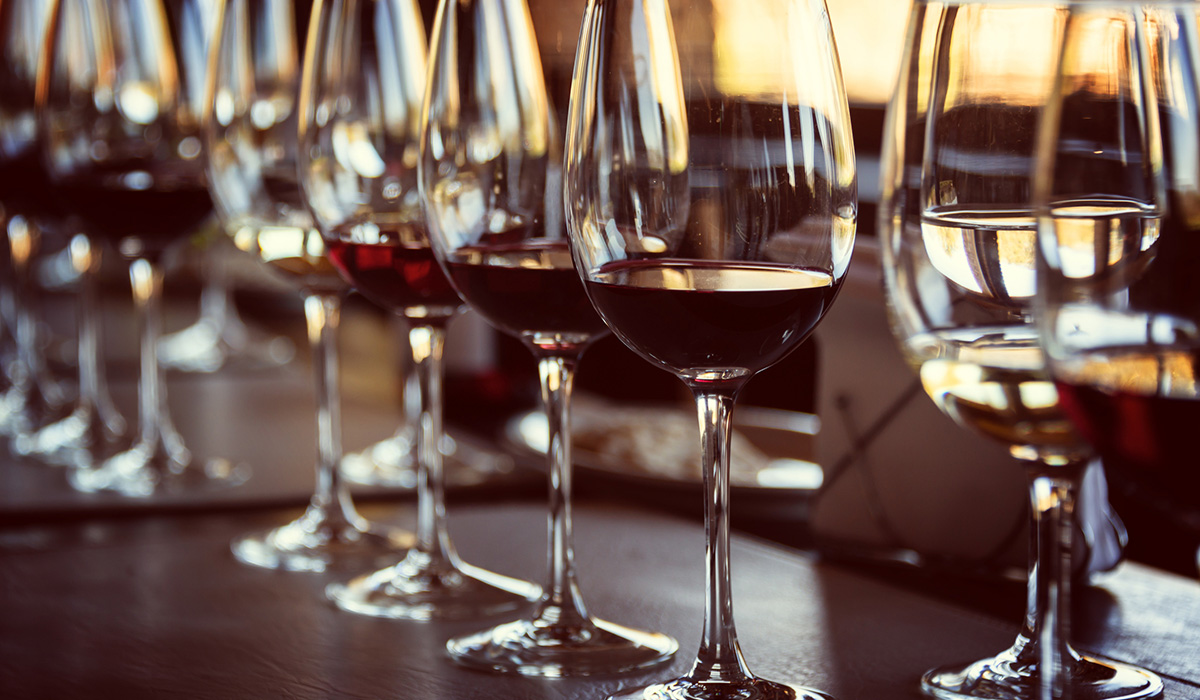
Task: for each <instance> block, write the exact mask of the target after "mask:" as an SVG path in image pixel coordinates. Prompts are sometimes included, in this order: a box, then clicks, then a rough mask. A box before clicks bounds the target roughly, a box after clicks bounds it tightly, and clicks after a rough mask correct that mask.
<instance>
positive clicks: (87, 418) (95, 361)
mask: <svg viewBox="0 0 1200 700" xmlns="http://www.w3.org/2000/svg"><path fill="white" fill-rule="evenodd" d="M67 252H68V255H69V259H70V262H71V267H72V268H73V269H74V272H75V274H76V284H77V285H78V289H77V292H76V295H75V304H74V306H75V317H76V318H75V325H76V329H77V333H78V336H77V347H76V358H77V359H76V362H77V364H78V369H79V390H78V393H77V398H76V400H75V403H74V406H73V407H72V408H71V410H70V411H69V412H68V413H67V415H66V416H64V417H62V418H60V419H58V420H56V421H54V422H52V423H49V424H48V425H45V426H43V427H42V428H40V429H38V430H37V431H35V432H33V433H29V434H27V435H16V436H15V437H14V438H13V443H12V449H13V451H14V452H15V453H17V454H19V455H23V456H33V457H36V458H38V459H41V460H42V461H44V462H47V463H49V464H55V465H59V466H65V467H72V468H85V469H86V468H91V467H93V466H94V465H95V464H96V462H97V461H98V460H103V459H105V458H106V457H108V456H110V455H111V454H112V453H113V452H115V451H116V449H117V445H118V444H119V442H120V440H121V439H122V438H123V437H125V435H126V432H127V430H128V426H127V425H126V422H125V418H124V416H122V415H121V413H120V412H119V411H118V410H117V408H116V406H115V405H114V404H113V402H112V398H111V397H110V396H109V394H108V382H107V380H106V374H105V371H104V355H103V351H102V348H103V339H102V337H101V333H102V325H101V324H100V322H99V321H100V313H101V311H100V305H99V303H98V302H99V300H100V292H99V290H98V289H97V286H98V282H99V280H98V279H97V277H98V275H99V273H100V256H101V252H100V250H99V249H97V247H96V246H95V245H93V243H92V241H91V240H90V239H89V238H88V236H87V234H85V233H77V234H75V235H74V236H72V237H71V240H70V242H69V243H68V247H67Z"/></svg>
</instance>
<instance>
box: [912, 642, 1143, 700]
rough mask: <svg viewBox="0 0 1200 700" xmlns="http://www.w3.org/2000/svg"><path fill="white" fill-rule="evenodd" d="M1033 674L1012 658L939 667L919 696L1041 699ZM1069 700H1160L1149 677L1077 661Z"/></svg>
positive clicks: (1036, 676) (1131, 670)
mask: <svg viewBox="0 0 1200 700" xmlns="http://www.w3.org/2000/svg"><path fill="white" fill-rule="evenodd" d="M1039 681H1040V675H1039V674H1038V673H1037V672H1036V669H1034V668H1031V667H1030V666H1028V665H1021V664H1018V663H1016V662H1015V661H1014V657H1013V655H1012V654H1011V653H1008V652H1006V653H1003V654H1000V655H999V656H996V657H993V658H990V659H983V660H981V661H976V662H975V663H973V664H970V665H969V666H967V667H965V668H963V667H961V666H956V667H942V668H936V669H933V670H932V671H929V672H928V673H926V674H925V675H924V676H923V677H922V678H921V690H923V691H924V692H925V694H926V695H929V696H931V697H934V698H939V699H940V700H968V699H970V698H985V699H986V700H1024V699H1025V698H1033V697H1040V696H1041V693H1040V690H1041V689H1040V687H1039ZM1067 682H1068V683H1069V684H1070V685H1071V698H1072V700H1135V699H1137V698H1157V697H1161V696H1162V691H1163V685H1162V680H1161V679H1159V677H1158V676H1156V675H1154V674H1153V673H1151V672H1149V671H1145V670H1143V669H1140V668H1137V667H1136V666H1130V665H1128V664H1123V663H1119V662H1116V661H1107V660H1104V661H1102V660H1099V659H1093V658H1090V657H1086V656H1084V657H1080V659H1079V661H1078V662H1076V663H1075V664H1074V665H1073V667H1072V668H1071V670H1070V672H1069V677H1068V680H1067Z"/></svg>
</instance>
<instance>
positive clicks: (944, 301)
mask: <svg viewBox="0 0 1200 700" xmlns="http://www.w3.org/2000/svg"><path fill="white" fill-rule="evenodd" d="M1064 14H1065V13H1064V12H1063V10H1062V8H1061V5H1059V4H1055V3H1053V2H1050V3H1046V4H1036V3H1029V2H1010V1H1007V0H983V1H976V0H971V1H965V2H951V3H944V2H926V1H924V0H918V2H916V3H914V4H913V7H912V11H911V14H910V18H909V25H908V27H909V28H908V38H907V42H906V47H907V49H906V52H905V55H904V57H903V60H902V64H901V65H902V68H901V74H900V75H901V78H900V80H899V81H898V82H897V87H896V91H895V93H894V95H893V98H892V101H891V103H890V106H889V112H888V121H887V123H888V128H887V134H888V137H889V138H888V141H887V143H886V145H885V147H884V151H883V167H882V171H883V185H884V188H883V189H884V196H883V200H882V205H881V207H880V235H881V238H882V242H883V256H884V261H883V262H884V265H883V267H884V288H885V293H886V299H887V303H888V309H889V314H890V317H891V328H892V332H893V334H894V335H895V336H896V339H897V341H898V342H899V344H900V347H901V351H902V353H903V354H904V356H905V359H906V360H907V361H908V363H909V364H910V365H911V366H912V368H913V370H914V371H915V372H916V373H917V374H918V376H919V377H920V380H921V384H922V386H923V387H924V389H925V391H926V393H927V394H928V395H929V397H930V398H931V399H932V400H933V401H934V403H935V404H936V405H937V406H938V408H939V409H940V410H941V411H942V412H943V413H945V414H946V415H947V416H949V417H950V418H952V419H953V420H954V421H955V422H957V423H958V424H960V425H961V426H963V427H964V428H967V429H970V430H974V431H977V432H978V433H980V434H982V435H983V436H985V437H987V438H989V439H991V440H994V441H996V442H998V443H1000V444H1001V445H1003V446H1005V447H1007V448H1008V450H1009V453H1010V454H1011V455H1012V456H1013V457H1014V459H1015V461H1016V463H1018V464H1020V466H1021V467H1023V469H1024V471H1025V475H1026V477H1027V482H1028V493H1029V497H1030V509H1029V512H1030V523H1029V537H1030V541H1029V543H1030V547H1029V552H1030V557H1029V569H1028V588H1027V590H1028V593H1027V595H1026V601H1027V607H1026V612H1025V615H1024V617H1023V620H1022V622H1023V624H1022V627H1021V629H1020V631H1019V633H1018V634H1017V637H1016V639H1015V641H1014V642H1013V644H1012V645H1011V646H1009V647H1008V648H1006V649H1004V650H1002V651H1001V652H1000V653H998V654H995V655H994V656H990V657H987V658H983V659H978V660H972V661H970V662H967V663H955V664H952V665H947V666H943V667H939V668H935V669H932V670H930V671H928V672H927V673H925V674H924V676H923V677H922V679H921V688H922V690H923V691H924V692H925V693H926V694H927V695H930V696H933V697H938V698H944V699H947V700H961V699H965V698H1026V697H1047V698H1049V697H1055V698H1058V697H1073V698H1076V699H1077V700H1083V699H1084V698H1095V699H1100V698H1129V699H1132V698H1145V697H1154V696H1155V695H1157V694H1158V693H1160V692H1161V690H1162V682H1161V680H1159V679H1158V677H1157V676H1155V675H1154V674H1152V673H1149V672H1146V671H1143V670H1142V669H1140V668H1136V667H1134V666H1130V665H1127V664H1121V663H1117V662H1109V661H1107V660H1104V659H1096V658H1093V657H1090V656H1084V655H1081V654H1079V653H1077V652H1076V651H1075V649H1074V648H1073V647H1072V645H1071V639H1070V625H1069V618H1070V610H1071V608H1070V591H1071V582H1072V574H1073V568H1072V566H1071V552H1072V545H1071V541H1072V538H1073V537H1074V530H1075V519H1074V512H1075V503H1076V494H1077V492H1078V490H1079V484H1080V482H1081V479H1082V476H1083V473H1084V469H1085V468H1086V467H1087V465H1088V463H1089V461H1090V460H1091V458H1092V452H1091V450H1090V449H1089V448H1088V446H1087V445H1086V443H1085V442H1084V441H1083V440H1082V439H1080V437H1079V435H1078V434H1077V432H1076V431H1075V430H1073V429H1072V426H1071V424H1070V422H1069V421H1068V420H1067V417H1066V415H1065V413H1064V411H1063V406H1062V404H1061V401H1060V397H1059V395H1058V393H1057V392H1056V391H1055V387H1054V385H1053V383H1052V382H1051V381H1050V377H1049V375H1048V373H1047V371H1046V363H1045V357H1044V354H1043V352H1042V348H1041V344H1040V343H1039V342H1038V337H1037V331H1036V328H1035V327H1034V325H1033V324H1034V317H1033V298H1034V294H1035V292H1036V289H1037V287H1038V284H1039V281H1038V278H1037V275H1036V274H1035V252H1034V251H1035V248H1036V239H1037V230H1036V219H1035V216H1034V213H1033V202H1032V187H1031V177H1030V176H1031V174H1032V165H1033V162H1034V160H1033V157H1034V148H1035V143H1036V135H1037V128H1036V126H1037V122H1038V119H1039V118H1040V117H1041V116H1042V114H1043V110H1042V106H1043V105H1044V104H1045V100H1046V99H1047V97H1048V95H1049V91H1050V85H1051V83H1052V81H1053V65H1054V49H1055V47H1056V46H1057V42H1058V41H1059V39H1060V38H1061V36H1062V31H1063V24H1064ZM931 27H936V28H937V29H936V31H933V30H931V29H930V28H931ZM1017 33H1022V34H1024V35H1026V36H1028V37H1030V38H1031V40H1030V42H1028V43H1025V42H1014V41H1013V40H1012V37H1013V36H1014V35H1015V34H1017ZM1035 37H1036V40H1034V39H1033V38H1035ZM1034 46H1036V47H1038V48H1037V49H1034V48H1032V47H1034ZM1111 114H1112V115H1115V114H1116V112H1115V111H1113V112H1112V113H1111Z"/></svg>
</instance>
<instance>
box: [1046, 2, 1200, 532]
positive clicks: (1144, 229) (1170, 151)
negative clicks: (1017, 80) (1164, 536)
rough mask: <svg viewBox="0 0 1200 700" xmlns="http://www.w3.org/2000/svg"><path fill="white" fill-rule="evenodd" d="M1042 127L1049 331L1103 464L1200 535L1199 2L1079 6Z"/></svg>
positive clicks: (1068, 406) (1072, 410) (1054, 356)
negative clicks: (1199, 438) (1198, 442)
mask: <svg viewBox="0 0 1200 700" xmlns="http://www.w3.org/2000/svg"><path fill="white" fill-rule="evenodd" d="M1069 17H1070V19H1069V21H1068V23H1067V31H1066V35H1065V38H1064V41H1063V51H1062V57H1061V61H1060V66H1059V68H1060V72H1059V76H1058V81H1057V84H1056V90H1055V91H1054V94H1053V96H1052V98H1051V99H1050V101H1049V103H1048V104H1049V107H1048V109H1047V117H1046V119H1044V120H1043V122H1042V129H1041V131H1040V135H1041V138H1040V139H1039V158H1038V162H1039V165H1038V168H1037V176H1036V177H1035V200H1036V201H1037V202H1038V204H1039V208H1038V213H1039V229H1040V233H1039V239H1040V244H1041V245H1040V247H1039V250H1040V252H1041V253H1042V258H1041V259H1042V260H1043V264H1042V266H1041V267H1040V268H1039V270H1038V272H1039V274H1040V275H1041V278H1040V279H1041V280H1042V281H1041V285H1040V286H1039V289H1038V296H1037V300H1038V303H1039V306H1038V311H1039V316H1038V321H1039V322H1038V327H1039V331H1040V332H1041V338H1042V340H1043V343H1044V344H1045V348H1046V356H1047V360H1048V363H1049V366H1050V371H1051V374H1052V376H1053V377H1054V380H1055V383H1056V385H1057V386H1058V389H1059V392H1060V393H1061V395H1062V400H1063V409H1064V410H1065V411H1066V413H1067V415H1068V416H1069V417H1070V418H1071V419H1072V421H1074V422H1075V424H1076V425H1077V426H1078V428H1079V430H1080V432H1081V433H1082V434H1083V436H1084V437H1085V438H1086V439H1087V440H1088V441H1089V442H1090V443H1091V444H1092V445H1094V446H1095V447H1096V449H1097V450H1098V451H1099V453H1100V454H1101V456H1102V457H1103V459H1104V463H1105V467H1106V468H1107V469H1108V470H1109V471H1110V472H1111V473H1112V474H1113V476H1114V479H1120V480H1122V481H1125V482H1127V483H1132V484H1136V485H1137V486H1138V491H1139V495H1141V496H1142V497H1144V498H1146V499H1147V500H1148V501H1149V502H1151V503H1153V504H1154V505H1155V506H1156V507H1157V508H1159V509H1160V512H1162V513H1163V514H1164V515H1165V516H1166V517H1169V518H1171V519H1172V520H1173V521H1175V522H1177V523H1178V524H1179V525H1180V526H1181V527H1183V528H1188V529H1190V530H1191V531H1192V532H1197V531H1200V496H1198V494H1200V480H1198V479H1197V471H1196V469H1195V464H1196V455H1195V453H1196V450H1195V446H1194V443H1195V439H1194V434H1195V426H1196V425H1197V421H1196V417H1197V415H1198V410H1197V409H1198V408H1200V384H1198V383H1197V374H1198V373H1197V357H1200V305H1198V303H1197V300H1198V299H1200V296H1198V295H1197V281H1198V278H1197V274H1196V270H1197V265H1198V263H1200V246H1198V245H1197V241H1196V235H1197V227H1198V225H1200V224H1198V222H1200V219H1198V218H1197V215H1196V213H1197V207H1196V202H1197V199H1196V197H1197V193H1198V187H1200V185H1198V183H1200V141H1198V140H1197V132H1196V114H1197V109H1198V108H1200V77H1198V76H1200V74H1198V73H1197V71H1198V70H1200V53H1198V52H1200V30H1198V29H1197V27H1198V26H1200V7H1198V6H1197V5H1195V4H1194V3H1190V2H1166V1H1163V2H1149V3H1138V4H1137V5H1136V6H1135V5H1134V4H1133V3H1128V4H1126V5H1125V6H1122V5H1120V4H1117V3H1103V2H1100V3H1097V4H1096V6H1095V7H1091V6H1085V5H1083V4H1081V3H1072V5H1071V7H1070V16H1069Z"/></svg>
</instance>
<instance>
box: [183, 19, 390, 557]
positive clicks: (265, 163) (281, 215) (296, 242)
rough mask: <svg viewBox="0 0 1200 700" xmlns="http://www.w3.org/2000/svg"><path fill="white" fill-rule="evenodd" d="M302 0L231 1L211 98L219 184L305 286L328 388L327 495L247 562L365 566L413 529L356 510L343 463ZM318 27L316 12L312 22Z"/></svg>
mask: <svg viewBox="0 0 1200 700" xmlns="http://www.w3.org/2000/svg"><path fill="white" fill-rule="evenodd" d="M296 19H297V18H296V16H295V8H294V6H293V2H292V0H220V2H218V4H217V27H216V31H215V33H214V34H213V38H212V41H213V47H212V61H211V64H210V74H209V89H208V92H207V96H206V98H205V105H206V110H205V114H204V129H203V133H204V147H205V152H206V154H207V157H206V161H207V163H208V168H207V170H208V181H209V189H210V192H211V194H212V196H213V201H214V203H215V204H216V209H217V214H218V216H219V218H220V219H221V224H222V227H223V228H224V229H225V232H226V233H227V234H228V235H229V237H230V239H231V240H232V241H233V242H234V243H235V244H236V246H237V247H238V248H240V249H241V250H243V251H246V252H247V253H249V254H250V255H252V256H254V257H255V258H257V259H259V260H261V261H262V262H263V263H264V267H265V268H266V269H268V270H271V271H273V272H274V273H275V274H276V275H277V276H279V277H280V278H282V279H283V280H285V281H286V282H289V283H291V284H292V286H294V287H296V288H297V289H299V290H300V293H301V294H302V295H303V297H304V314H305V319H306V321H307V327H308V338H309V341H310V343H311V344H312V356H313V358H314V359H313V369H314V371H315V373H316V385H315V386H316V390H317V392H316V393H317V421H316V427H317V454H318V458H317V465H316V484H317V486H316V491H315V492H314V494H313V496H312V499H311V501H310V502H309V506H308V509H307V510H306V511H305V512H304V514H303V515H302V516H300V517H299V518H298V519H296V520H294V521H292V522H290V523H287V524H286V525H282V526H280V527H276V528H273V529H271V530H268V531H266V532H253V533H248V534H246V535H242V536H241V537H239V538H237V539H236V540H234V542H233V545H232V549H233V553H234V555H235V556H236V557H237V558H238V560H240V561H242V562H244V563H246V564H252V565H255V566H262V567H266V568H271V569H286V570H291V571H325V570H326V569H329V568H338V569H343V570H344V569H347V568H358V569H365V568H368V567H370V566H375V565H379V564H381V563H382V561H383V558H384V557H388V558H395V556H396V555H397V553H398V552H401V551H402V550H405V549H407V548H408V546H409V545H411V543H412V542H411V541H412V537H411V535H408V534H406V533H400V532H396V531H393V530H390V529H388V528H385V527H382V526H379V525H375V524H372V523H369V522H367V520H366V519H365V518H363V517H362V516H361V515H359V513H358V512H357V511H356V510H355V508H354V504H353V502H352V501H351V499H350V493H349V490H348V489H347V486H346V484H345V482H344V481H343V479H342V477H341V474H340V470H339V469H338V464H339V462H340V461H341V456H342V449H341V437H342V424H341V410H340V401H341V397H340V395H339V392H338V360H337V358H338V353H337V349H338V346H337V329H338V318H339V312H340V309H341V303H342V297H343V295H344V294H345V292H346V289H347V286H346V283H345V281H344V280H343V279H342V278H341V275H339V274H338V272H337V270H335V269H334V267H333V263H332V262H330V260H329V258H328V256H327V255H326V250H325V244H324V241H323V240H322V238H321V234H320V233H319V232H318V231H317V229H316V227H315V226H314V225H313V220H312V215H311V214H310V213H309V211H308V209H307V208H306V207H305V206H304V203H303V200H302V198H301V193H300V184H299V182H298V180H297V170H296V163H297V158H298V148H299V141H298V139H297V124H298V115H299V104H298V100H299V98H298V94H299V87H300V65H301V62H300V51H299V47H298V44H299V40H298V37H300V36H303V33H304V32H303V28H298V27H297V22H296ZM300 19H301V21H302V22H304V23H307V20H308V17H307V16H304V17H301V18H300Z"/></svg>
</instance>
